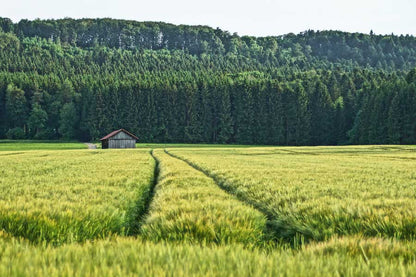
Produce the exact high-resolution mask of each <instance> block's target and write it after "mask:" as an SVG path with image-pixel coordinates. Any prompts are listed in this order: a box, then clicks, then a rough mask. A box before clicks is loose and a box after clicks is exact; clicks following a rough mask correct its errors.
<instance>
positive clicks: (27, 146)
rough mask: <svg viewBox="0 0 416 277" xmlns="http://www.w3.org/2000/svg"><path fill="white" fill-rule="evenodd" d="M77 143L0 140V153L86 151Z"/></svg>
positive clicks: (84, 146) (84, 147) (83, 145)
mask: <svg viewBox="0 0 416 277" xmlns="http://www.w3.org/2000/svg"><path fill="white" fill-rule="evenodd" d="M86 148H87V146H86V145H85V144H83V143H79V142H61V141H26V140H0V151H27V150H68V149H86Z"/></svg>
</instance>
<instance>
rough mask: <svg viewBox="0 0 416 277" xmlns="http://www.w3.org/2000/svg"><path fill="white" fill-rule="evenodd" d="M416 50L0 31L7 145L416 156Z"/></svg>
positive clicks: (369, 44)
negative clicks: (392, 147)
mask: <svg viewBox="0 0 416 277" xmlns="http://www.w3.org/2000/svg"><path fill="white" fill-rule="evenodd" d="M415 66H416V38H415V37H413V36H395V35H388V36H381V35H374V34H360V33H346V32H340V31H312V30H309V31H305V32H303V33H300V34H297V35H295V34H287V35H281V36H275V37H248V36H241V37H240V36H238V35H237V34H230V33H229V32H226V31H222V30H220V29H213V28H210V27H207V26H186V25H179V26H176V25H173V24H167V23H163V22H136V21H126V20H115V19H109V18H105V19H80V20H74V19H69V18H65V19H60V20H33V21H29V20H21V21H20V22H18V23H16V24H14V23H13V22H12V21H11V20H10V19H8V18H0V137H8V138H37V139H47V138H49V139H57V138H62V137H63V138H66V139H80V140H89V139H95V138H98V137H100V136H101V135H102V134H105V133H107V132H109V131H111V130H113V129H116V128H121V127H123V128H127V129H129V130H131V131H132V132H134V133H136V134H138V135H139V137H140V138H142V139H143V140H145V141H149V142H150V141H156V142H161V141H164V142H208V143H252V144H279V145H280V144H281V145H305V144H313V145H315V144H345V143H363V144H365V143H416V123H415V122H416V112H415V109H416V108H415V107H416V97H415V88H414V87H415V83H414V80H415V78H416V76H415V70H414V68H415Z"/></svg>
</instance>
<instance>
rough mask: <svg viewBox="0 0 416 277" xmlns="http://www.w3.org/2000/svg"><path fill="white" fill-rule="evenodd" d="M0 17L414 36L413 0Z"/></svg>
mask: <svg viewBox="0 0 416 277" xmlns="http://www.w3.org/2000/svg"><path fill="white" fill-rule="evenodd" d="M2 2H3V3H2ZM0 17H8V18H10V19H12V20H13V21H14V22H18V21H19V20H21V19H35V18H41V19H51V18H54V19H56V18H64V17H71V18H102V17H111V18H116V19H130V20H137V21H163V22H168V23H173V24H187V25H208V26H210V27H213V28H217V27H219V28H220V29H222V30H226V31H229V32H230V33H234V32H236V33H238V34H239V35H252V36H269V35H282V34H287V33H299V32H302V31H305V30H309V29H312V30H341V31H347V32H361V33H369V32H370V30H373V32H374V33H376V34H391V33H394V34H411V35H416V0H254V1H248V0H240V1H238V0H209V1H207V0H175V1H173V0H172V1H169V0H146V1H142V0H71V1H67V0H12V1H10V0H0Z"/></svg>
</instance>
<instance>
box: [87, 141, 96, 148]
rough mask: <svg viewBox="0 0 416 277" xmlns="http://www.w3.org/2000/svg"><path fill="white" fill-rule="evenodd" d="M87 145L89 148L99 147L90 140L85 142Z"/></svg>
mask: <svg viewBox="0 0 416 277" xmlns="http://www.w3.org/2000/svg"><path fill="white" fill-rule="evenodd" d="M84 144H85V145H86V146H88V149H97V145H95V144H92V143H89V142H85V143H84Z"/></svg>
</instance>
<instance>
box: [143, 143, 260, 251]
mask: <svg viewBox="0 0 416 277" xmlns="http://www.w3.org/2000/svg"><path fill="white" fill-rule="evenodd" d="M154 156H155V157H156V159H157V160H158V161H159V168H160V173H159V179H158V184H157V186H156V189H155V195H154V198H153V202H152V203H151V206H150V210H149V215H148V217H147V218H146V220H145V221H144V224H143V226H142V230H141V236H142V237H144V238H147V239H150V240H152V241H162V240H165V241H188V242H214V243H230V242H241V243H246V244H256V243H260V242H261V241H262V239H263V231H264V229H265V223H266V218H265V217H264V216H263V215H262V214H261V213H260V212H258V211H256V210H255V209H253V208H251V207H249V206H247V205H245V204H243V203H241V202H240V201H238V200H236V199H235V198H234V197H232V196H230V195H229V194H227V193H225V192H224V191H222V190H221V189H220V188H219V187H218V186H217V185H216V184H215V182H214V181H213V180H212V179H211V178H209V177H207V176H205V175H204V174H203V173H202V172H199V171H198V170H195V169H193V168H192V167H190V166H189V165H187V164H186V163H184V162H182V161H180V160H177V159H175V158H173V157H171V156H169V155H167V154H166V153H164V152H163V150H155V151H154Z"/></svg>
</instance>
